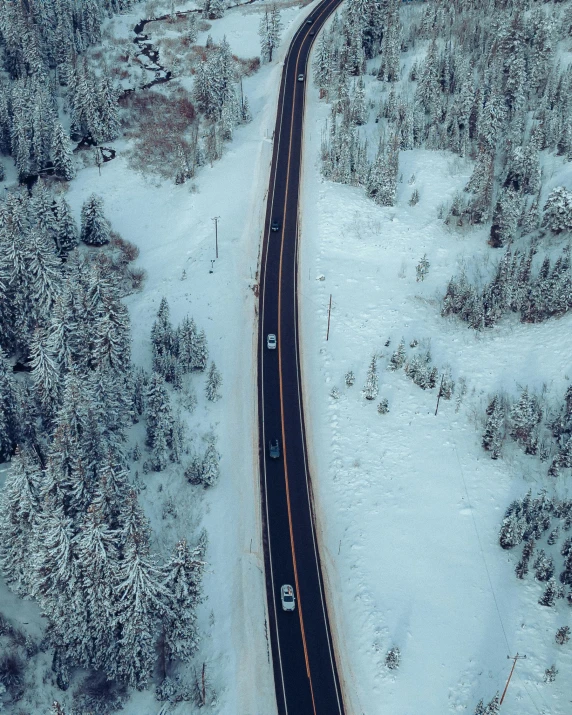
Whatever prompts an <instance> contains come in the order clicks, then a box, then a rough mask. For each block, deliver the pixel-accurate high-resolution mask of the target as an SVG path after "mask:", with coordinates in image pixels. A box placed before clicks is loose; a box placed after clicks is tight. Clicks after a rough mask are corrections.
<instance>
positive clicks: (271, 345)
mask: <svg viewBox="0 0 572 715" xmlns="http://www.w3.org/2000/svg"><path fill="white" fill-rule="evenodd" d="M266 347H267V348H268V349H269V350H276V335H274V333H268V337H267V338H266Z"/></svg>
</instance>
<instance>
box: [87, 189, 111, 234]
mask: <svg viewBox="0 0 572 715" xmlns="http://www.w3.org/2000/svg"><path fill="white" fill-rule="evenodd" d="M109 231H110V226H109V222H108V221H107V219H106V218H105V216H104V214H103V199H101V198H100V197H99V196H96V195H95V194H92V195H91V196H90V197H89V198H88V199H87V200H86V201H85V202H84V204H83V206H82V209H81V240H82V241H83V242H84V243H87V244H89V245H90V246H103V244H105V243H108V242H109Z"/></svg>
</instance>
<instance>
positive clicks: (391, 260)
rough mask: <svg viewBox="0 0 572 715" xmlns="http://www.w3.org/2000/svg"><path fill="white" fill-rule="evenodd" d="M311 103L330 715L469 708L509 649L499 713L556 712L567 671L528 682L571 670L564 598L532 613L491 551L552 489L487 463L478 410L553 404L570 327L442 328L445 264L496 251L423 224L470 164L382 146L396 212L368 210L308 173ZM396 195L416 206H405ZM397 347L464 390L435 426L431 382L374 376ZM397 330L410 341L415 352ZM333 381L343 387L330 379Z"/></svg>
mask: <svg viewBox="0 0 572 715" xmlns="http://www.w3.org/2000/svg"><path fill="white" fill-rule="evenodd" d="M378 86H379V84H378ZM317 94H318V93H317V90H316V88H315V86H314V85H313V83H312V84H310V83H309V84H308V88H307V109H306V126H305V134H304V141H305V148H304V168H303V191H302V197H301V211H300V214H301V217H302V218H301V223H302V226H301V235H300V269H299V281H300V288H299V290H300V298H301V299H300V305H301V340H302V346H303V347H302V360H303V375H304V383H305V393H304V396H305V407H306V410H307V416H306V424H307V428H308V432H309V434H308V443H309V446H310V454H311V460H312V475H313V482H314V491H315V497H316V499H315V500H316V506H317V520H318V527H319V528H318V532H319V538H320V546H321V553H322V560H323V564H324V567H325V571H326V579H327V583H328V591H329V599H328V604H329V608H330V617H331V620H332V623H333V632H334V639H335V642H336V650H337V653H338V661H339V664H340V668H341V677H342V682H343V687H344V690H345V695H346V697H347V704H348V712H355V713H362V712H363V713H382V712H391V713H394V714H395V715H416V714H417V713H420V712H423V713H425V714H426V715H443V713H445V712H448V713H456V712H468V713H472V712H473V711H474V707H475V705H476V703H477V701H478V700H479V699H480V698H484V700H485V703H486V702H488V701H489V700H491V699H492V697H493V695H494V694H495V692H496V691H500V692H502V690H503V688H504V684H505V681H506V678H507V677H508V674H509V671H510V667H511V665H512V661H510V660H507V656H508V655H510V656H513V655H515V653H516V652H519V653H525V654H526V655H527V658H526V660H519V661H518V664H517V666H516V674H515V676H514V678H513V680H512V682H511V685H510V688H509V690H508V693H507V697H506V700H505V705H503V707H504V708H506V710H507V712H518V713H519V715H529V714H530V715H532V713H538V712H545V713H551V714H553V715H557V714H560V713H562V714H563V713H567V712H569V705H568V702H569V701H570V699H571V695H572V690H571V688H570V684H569V680H568V679H567V677H566V676H565V675H564V676H562V675H561V676H560V677H558V676H557V678H556V681H555V682H554V683H551V684H545V683H544V682H543V678H542V676H543V674H544V670H545V669H546V668H548V667H549V666H550V665H551V664H552V663H556V665H557V667H558V668H559V670H560V672H561V673H566V672H569V670H570V667H571V665H572V662H571V658H572V656H571V654H570V649H566V648H562V647H561V646H558V645H556V643H555V642H554V634H555V632H556V629H557V628H558V627H559V626H561V625H564V624H566V623H568V622H569V619H570V615H569V611H568V609H569V606H567V605H566V604H565V603H564V602H563V601H559V602H558V605H557V607H556V608H554V609H552V608H550V609H549V608H543V607H542V606H539V605H538V603H537V600H538V598H539V597H540V595H541V593H542V591H543V586H542V585H541V584H538V583H535V582H534V581H533V580H532V579H528V580H527V581H525V582H522V581H518V580H517V579H516V578H515V576H514V566H515V564H516V561H517V559H518V557H516V558H515V554H514V553H512V552H505V551H502V549H501V548H500V547H499V545H498V531H499V527H500V523H501V520H502V517H503V515H504V510H505V508H506V507H507V506H508V504H509V503H510V502H511V501H512V500H513V499H515V498H521V497H522V496H523V495H524V493H525V492H526V490H527V489H528V488H529V487H531V488H532V491H533V494H535V493H537V492H538V491H539V490H540V489H541V488H542V487H545V486H547V487H548V488H549V489H552V488H551V487H550V485H549V484H548V480H547V478H546V476H545V475H546V469H547V466H546V465H541V464H540V463H539V462H538V460H537V459H536V458H530V457H525V456H524V455H523V454H522V453H521V452H518V451H517V450H510V449H509V450H505V452H506V454H505V455H504V457H503V459H500V460H498V461H496V462H495V461H492V460H491V459H490V457H489V455H488V454H487V453H486V452H484V451H483V449H482V447H481V445H480V436H481V433H482V419H483V415H484V409H485V407H486V404H487V399H488V397H489V396H490V395H491V394H492V393H494V392H495V391H497V390H498V389H499V388H503V389H504V390H506V391H507V392H508V393H509V394H510V395H512V396H515V395H517V394H518V387H519V386H524V385H527V384H528V385H529V386H530V387H531V388H534V389H536V390H539V391H540V390H541V389H542V388H543V385H546V389H547V391H548V395H549V396H550V398H552V399H553V400H554V401H556V400H558V401H561V399H562V395H563V394H564V390H565V389H566V386H567V385H568V384H569V374H567V371H569V355H570V351H571V348H572V344H571V338H570V335H571V331H570V328H571V327H572V317H571V316H566V317H564V318H562V319H560V320H552V321H547V322H545V323H542V324H538V325H522V324H520V323H518V322H516V321H512V320H503V321H502V322H501V324H499V325H498V326H496V327H495V328H494V329H492V330H489V331H485V332H483V333H480V334H475V332H473V331H472V330H469V329H467V327H466V326H465V324H462V323H460V322H457V321H455V320H449V319H444V318H441V317H440V298H441V297H442V296H443V294H444V292H445V288H446V284H447V281H448V280H449V278H450V277H451V276H452V275H453V274H456V273H458V270H459V265H461V264H462V263H463V262H466V261H472V260H473V259H475V260H478V261H479V262H480V263H481V265H482V266H483V267H485V266H486V265H487V264H488V263H489V262H492V261H493V260H496V259H498V257H499V254H498V253H496V254H495V253H494V251H493V250H492V249H490V248H489V247H487V245H486V235H485V231H483V230H481V231H478V230H475V231H473V232H468V233H465V234H461V233H457V232H453V231H449V230H448V229H447V228H446V227H445V226H444V224H443V221H441V220H439V219H438V213H439V206H440V205H441V204H443V203H447V202H448V201H450V199H451V198H452V196H453V195H454V193H455V192H456V191H458V190H460V189H462V187H463V186H464V184H465V183H466V181H467V179H468V177H469V175H470V172H471V166H470V164H468V163H465V162H462V161H461V160H459V159H458V158H455V157H454V156H453V155H451V154H449V153H447V152H434V151H424V150H414V151H406V152H400V154H399V173H400V174H402V176H403V180H402V183H400V184H399V185H398V194H397V202H396V206H395V207H392V208H381V207H378V206H376V205H375V204H374V203H373V202H372V201H371V200H368V199H367V198H366V196H365V193H364V192H363V190H361V189H358V188H353V187H348V186H342V185H335V184H333V183H331V182H327V181H323V180H322V178H321V175H320V166H319V163H320V162H319V156H320V142H321V132H322V129H323V126H324V123H325V121H326V118H327V117H328V112H329V109H328V106H327V105H326V104H325V103H324V102H323V101H322V102H320V101H319V100H318V96H317ZM370 131H371V128H370ZM370 136H371V134H370ZM370 143H371V140H370ZM376 145H377V141H376V140H374V141H373V146H376ZM554 171H555V173H556V176H557V178H554V177H553V179H551V185H552V183H557V184H564V185H566V183H567V182H568V181H569V180H570V177H571V174H570V173H566V172H567V171H568V172H569V169H567V168H566V165H565V163H564V162H562V161H561V160H558V161H556V160H555V161H554ZM412 174H415V182H414V183H413V184H411V185H410V184H409V183H408V180H409V179H410V177H411V176H412ZM414 188H417V189H418V190H419V193H420V201H419V203H418V204H417V205H416V206H414V207H410V206H409V205H408V200H409V197H410V196H411V193H412V191H413V189H414ZM425 253H426V254H427V257H428V259H429V262H430V268H429V273H428V276H427V278H426V279H425V281H423V282H420V283H418V282H416V280H415V266H416V265H417V263H418V262H419V260H420V259H421V258H422V257H423V255H424V254H425ZM330 295H331V296H332V312H331V326H330V333H329V339H328V340H327V341H326V330H327V323H328V303H329V299H330ZM402 336H403V337H404V338H405V341H406V347H407V353H408V356H411V355H413V354H414V352H415V350H417V351H419V350H420V349H421V344H422V341H430V346H431V353H432V356H433V361H434V364H435V365H436V366H437V367H438V368H439V370H440V371H441V370H442V369H443V368H444V367H445V366H446V365H449V366H450V367H451V370H452V374H453V378H454V379H455V380H456V382H457V393H458V389H459V378H460V377H463V378H464V379H465V380H466V384H467V394H466V395H465V396H464V397H463V399H462V402H461V405H460V408H459V410H458V411H457V410H456V402H455V395H454V396H453V399H452V400H451V401H443V400H441V402H440V405H439V411H438V414H437V416H436V415H435V408H436V400H437V390H436V389H434V390H427V391H423V390H421V389H420V388H419V387H417V386H416V385H414V384H413V383H412V382H411V381H410V380H408V379H407V377H406V376H405V374H404V372H403V370H399V371H397V372H391V371H389V370H387V369H386V366H387V361H388V359H389V357H391V354H392V353H393V351H394V350H395V349H396V348H397V346H398V344H399V341H400V339H401V337H402ZM413 338H416V339H417V340H419V341H420V343H421V344H420V346H419V347H417V348H415V349H412V348H410V347H409V343H410V341H411V340H412V339H413ZM388 339H391V343H390V345H389V346H386V345H385V344H386V341H387V340H388ZM374 352H375V353H376V354H377V355H378V356H381V357H380V359H378V362H377V369H378V377H379V382H380V388H379V396H378V398H377V400H375V401H372V402H368V401H366V400H364V398H363V396H362V394H361V389H362V387H363V385H364V383H365V378H366V372H367V368H368V365H369V363H370V360H371V356H372V354H373V353H374ZM350 369H351V370H353V371H354V373H355V375H356V382H355V385H354V386H353V387H347V386H346V385H345V382H344V379H343V378H344V375H345V373H346V372H347V371H348V370H350ZM333 387H337V388H338V390H339V391H340V397H339V399H337V400H336V399H334V398H332V397H331V396H330V392H331V391H332V388H333ZM384 397H386V398H387V399H388V401H389V410H390V411H389V414H387V415H380V414H378V412H377V410H376V404H377V401H378V400H380V399H382V398H384ZM559 490H560V494H561V495H563V494H565V490H564V487H563V486H561V487H560V488H559ZM549 493H551V492H549ZM394 645H397V646H398V647H399V648H400V650H401V665H400V667H399V669H398V670H393V671H390V670H388V669H387V668H386V667H385V664H384V661H385V656H386V654H387V652H388V651H389V649H390V648H391V647H392V646H394Z"/></svg>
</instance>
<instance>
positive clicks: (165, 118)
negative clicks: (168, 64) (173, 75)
mask: <svg viewBox="0 0 572 715" xmlns="http://www.w3.org/2000/svg"><path fill="white" fill-rule="evenodd" d="M122 105H123V106H124V107H125V109H126V112H125V118H124V125H125V134H126V136H127V137H130V138H133V139H134V140H135V141H134V147H133V150H132V152H131V156H130V163H131V165H132V167H133V168H134V169H138V170H140V171H143V172H145V173H146V172H148V171H152V172H154V173H157V174H159V175H160V176H163V177H165V178H169V179H172V178H174V171H175V170H174V167H176V166H178V164H179V162H178V157H179V152H180V151H181V150H182V151H183V152H184V153H185V155H187V156H191V155H192V154H193V153H194V148H195V146H196V142H197V134H198V119H197V115H196V110H195V106H194V104H193V103H192V102H191V100H190V95H189V93H188V92H187V91H186V90H185V89H183V88H182V87H178V88H176V89H175V90H174V91H171V92H169V93H168V94H166V93H161V92H156V91H152V90H151V91H144V92H132V93H130V94H129V95H124V97H123V100H122Z"/></svg>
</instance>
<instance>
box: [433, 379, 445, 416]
mask: <svg viewBox="0 0 572 715" xmlns="http://www.w3.org/2000/svg"><path fill="white" fill-rule="evenodd" d="M444 379H445V374H444V373H443V375H441V384H440V385H439V393H438V395H437V407H436V408H435V415H437V410H438V409H439V400H440V399H441V390H442V389H443V380H444Z"/></svg>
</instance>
